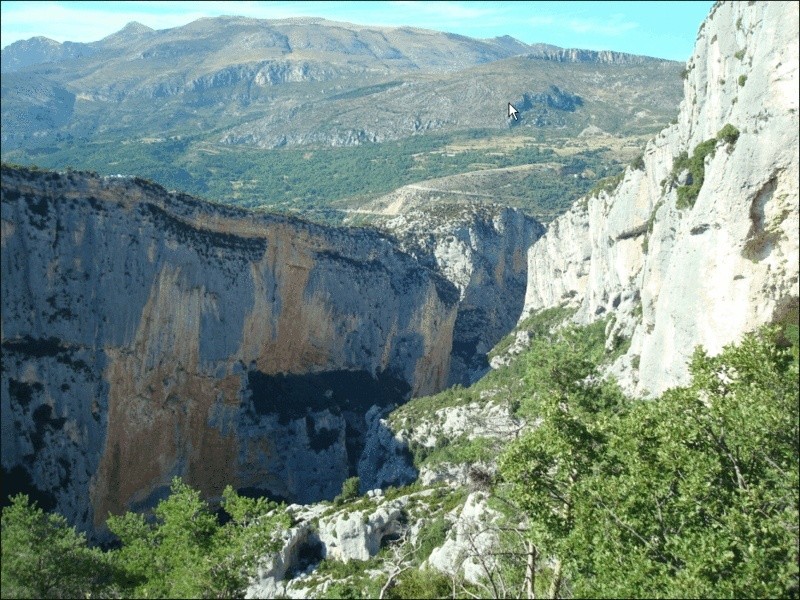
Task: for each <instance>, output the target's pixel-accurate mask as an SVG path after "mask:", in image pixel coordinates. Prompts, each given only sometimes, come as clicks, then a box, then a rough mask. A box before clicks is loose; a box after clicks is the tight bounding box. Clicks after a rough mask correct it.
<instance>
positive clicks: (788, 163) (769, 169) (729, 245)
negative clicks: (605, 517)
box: [523, 2, 799, 395]
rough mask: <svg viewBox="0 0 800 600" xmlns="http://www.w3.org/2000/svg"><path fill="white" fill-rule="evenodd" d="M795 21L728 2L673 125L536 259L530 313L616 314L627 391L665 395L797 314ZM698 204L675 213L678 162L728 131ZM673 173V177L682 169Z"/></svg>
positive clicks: (579, 207) (712, 21) (690, 73)
mask: <svg viewBox="0 0 800 600" xmlns="http://www.w3.org/2000/svg"><path fill="white" fill-rule="evenodd" d="M797 37H798V15H797V10H796V8H795V7H794V6H793V5H791V4H789V3H777V2H776V3H756V4H753V5H752V6H750V5H749V3H747V4H746V3H728V2H724V3H720V4H718V5H716V6H715V8H714V9H713V10H712V12H711V15H710V16H709V18H708V19H707V20H706V22H705V23H704V24H703V25H702V26H701V28H700V32H699V33H698V38H697V43H696V47H695V51H694V54H693V56H692V58H691V59H690V60H689V62H688V64H687V77H686V82H685V85H684V100H683V102H682V104H681V109H680V114H679V116H678V122H677V124H675V125H673V126H671V127H668V128H667V129H665V130H664V131H662V132H661V133H660V134H659V135H658V136H657V137H656V138H655V139H654V140H652V141H651V142H650V143H649V144H648V145H647V148H646V150H645V153H644V170H633V169H631V168H629V169H628V170H627V171H626V173H625V176H624V179H623V181H622V183H621V184H620V185H619V186H618V187H617V189H616V190H615V191H613V192H612V193H611V194H610V195H608V194H605V193H601V194H600V195H599V196H598V197H593V198H590V199H589V200H588V202H584V203H581V202H579V203H578V204H576V206H575V207H573V209H572V210H571V211H570V212H569V213H567V214H566V215H564V216H562V217H561V218H559V219H557V220H556V221H555V222H554V223H553V225H552V226H551V228H550V230H549V231H548V233H547V234H546V236H545V237H544V238H543V239H542V240H540V241H539V242H538V243H537V244H535V245H534V246H533V247H532V248H531V250H530V251H529V255H528V262H529V268H528V273H529V275H528V288H527V293H526V300H525V310H524V312H523V317H524V316H526V315H527V314H530V313H531V312H533V311H537V310H540V309H543V308H547V307H550V306H554V305H558V304H560V303H563V302H566V303H570V304H572V305H574V306H577V307H579V310H578V313H577V315H576V319H577V320H579V321H581V322H590V321H593V320H595V319H597V318H601V317H603V316H607V315H608V314H609V313H611V314H613V316H614V325H613V326H611V327H610V328H609V336H610V337H611V336H618V335H621V336H628V337H632V343H631V347H630V350H629V351H628V353H627V355H626V356H623V357H622V358H621V359H620V361H619V362H618V363H617V364H616V365H615V367H614V371H615V372H616V374H617V375H618V376H620V377H621V379H622V382H623V383H624V385H625V386H626V387H627V388H628V389H629V390H630V391H634V392H636V393H638V394H641V395H652V394H658V393H660V392H662V391H663V390H665V389H666V388H668V387H671V386H674V385H679V384H682V383H684V382H686V381H687V379H688V372H687V367H686V362H687V360H688V358H689V357H690V355H691V353H692V351H693V349H694V347H695V346H697V345H702V346H704V347H705V348H707V349H708V350H709V351H710V352H711V353H717V352H719V351H720V350H721V349H722V347H723V346H724V345H725V344H728V343H731V342H735V341H737V340H738V339H739V338H740V337H741V336H742V335H743V334H744V333H745V332H747V331H749V330H752V329H754V328H756V327H758V326H760V325H762V324H764V323H769V322H786V321H787V320H790V321H791V320H794V321H796V320H797V312H798V295H799V294H798V139H797V137H798V136H797V132H798V116H797V110H798V48H797ZM726 124H731V125H733V126H734V127H736V128H737V129H738V130H739V131H740V135H739V138H738V140H737V141H736V142H735V143H726V142H724V141H719V142H717V145H716V151H715V152H714V153H713V156H709V157H707V158H706V160H705V181H704V183H703V185H702V187H701V188H700V192H699V195H698V196H697V199H696V202H695V204H694V206H692V207H688V208H684V209H678V208H677V207H676V201H677V188H678V185H679V183H678V181H677V177H675V178H674V177H673V173H672V166H673V163H674V160H675V157H677V156H678V155H679V154H680V153H681V152H686V153H688V155H689V156H692V154H693V152H694V149H695V148H696V147H697V145H698V144H700V143H701V142H703V141H705V140H708V139H711V138H715V137H716V136H717V133H718V132H719V131H720V130H721V129H722V128H723V127H724V126H725V125H726ZM677 175H679V174H677Z"/></svg>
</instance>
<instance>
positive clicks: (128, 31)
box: [95, 21, 155, 44]
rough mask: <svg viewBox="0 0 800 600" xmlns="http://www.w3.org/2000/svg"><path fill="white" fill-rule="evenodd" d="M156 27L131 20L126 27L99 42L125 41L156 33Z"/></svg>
mask: <svg viewBox="0 0 800 600" xmlns="http://www.w3.org/2000/svg"><path fill="white" fill-rule="evenodd" d="M154 32H155V29H153V28H152V27H148V26H147V25H143V24H142V23H139V22H138V21H131V22H130V23H128V24H127V25H125V27H123V28H122V29H120V30H119V31H117V32H116V33H112V34H111V35H107V36H106V37H104V38H103V39H102V40H100V41H99V42H95V43H99V44H109V43H112V44H116V43H121V42H122V43H124V42H129V41H131V40H135V39H136V38H139V37H142V36H145V35H149V34H151V33H154Z"/></svg>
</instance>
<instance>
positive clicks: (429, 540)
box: [414, 515, 450, 563]
mask: <svg viewBox="0 0 800 600" xmlns="http://www.w3.org/2000/svg"><path fill="white" fill-rule="evenodd" d="M448 531H450V523H449V522H448V521H447V520H446V519H445V518H444V516H443V515H439V516H438V517H436V518H435V519H433V520H432V521H431V522H429V523H427V524H425V527H424V528H423V529H422V530H421V532H420V535H419V542H418V546H417V550H416V552H415V553H414V559H415V560H416V561H417V562H419V563H422V561H424V560H426V559H427V558H428V557H429V556H430V555H431V552H433V550H434V548H438V547H439V546H441V545H442V544H444V541H445V539H446V538H447V532H448Z"/></svg>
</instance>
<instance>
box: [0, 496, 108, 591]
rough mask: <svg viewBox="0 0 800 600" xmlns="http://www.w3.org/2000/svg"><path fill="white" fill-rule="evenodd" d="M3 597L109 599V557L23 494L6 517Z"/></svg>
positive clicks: (3, 545) (14, 501)
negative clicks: (107, 596)
mask: <svg viewBox="0 0 800 600" xmlns="http://www.w3.org/2000/svg"><path fill="white" fill-rule="evenodd" d="M0 530H1V531H2V566H1V567H0V569H2V571H1V572H2V586H1V587H0V590H1V591H2V597H3V598H78V597H87V596H90V595H97V594H101V595H102V594H104V593H105V592H106V591H107V590H108V586H109V585H110V583H111V579H112V569H111V566H110V564H109V562H108V560H107V557H106V556H105V555H104V554H103V552H102V551H100V550H99V549H96V548H88V547H87V545H86V538H85V537H84V535H83V534H82V533H77V532H76V531H75V529H74V528H72V527H69V526H68V525H67V521H66V519H64V517H62V516H61V515H58V514H48V513H46V512H44V511H43V510H42V509H41V508H39V507H38V506H36V504H35V503H32V502H31V501H30V500H29V499H28V498H27V496H24V495H23V494H19V495H17V496H15V497H13V498H12V499H11V504H10V505H9V506H7V507H5V508H4V509H3V515H2V527H1V528H0Z"/></svg>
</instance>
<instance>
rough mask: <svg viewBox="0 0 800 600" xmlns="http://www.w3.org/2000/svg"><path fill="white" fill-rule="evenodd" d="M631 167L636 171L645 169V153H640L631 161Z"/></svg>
mask: <svg viewBox="0 0 800 600" xmlns="http://www.w3.org/2000/svg"><path fill="white" fill-rule="evenodd" d="M630 166H631V168H632V169H633V170H635V171H644V154H640V155H638V156H637V157H636V158H634V159H633V160H632V161H631V165H630Z"/></svg>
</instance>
